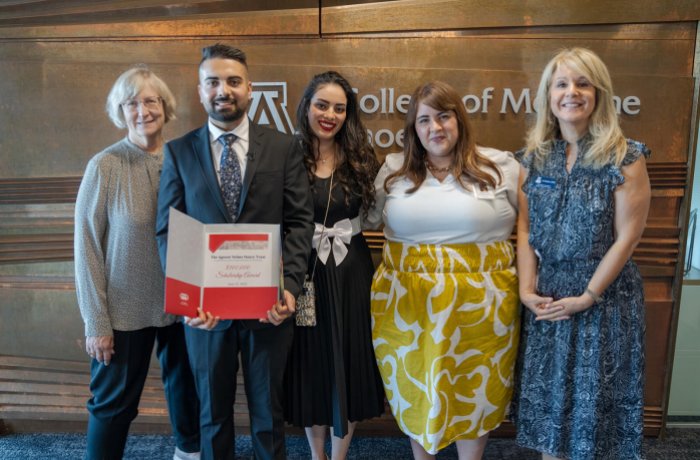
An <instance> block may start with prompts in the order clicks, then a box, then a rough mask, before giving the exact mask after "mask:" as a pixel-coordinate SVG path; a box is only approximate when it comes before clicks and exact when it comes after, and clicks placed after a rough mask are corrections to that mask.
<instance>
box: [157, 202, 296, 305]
mask: <svg viewBox="0 0 700 460" xmlns="http://www.w3.org/2000/svg"><path fill="white" fill-rule="evenodd" d="M280 251H281V244H280V227H279V225H271V224H203V223H201V222H199V221H198V220H196V219H193V218H192V217H190V216H188V215H186V214H183V213H182V212H180V211H178V210H177V209H175V208H170V220H169V230H168V253H167V263H166V268H165V311H166V312H167V313H171V314H173V315H185V316H196V315H197V308H200V307H201V308H202V309H203V310H204V311H208V312H211V314H212V315H214V316H219V317H220V318H221V319H258V318H266V317H267V314H266V312H267V311H268V310H269V309H270V308H271V307H272V306H273V305H274V304H275V302H277V299H278V298H279V280H280V265H281V260H282V259H281V253H280Z"/></svg>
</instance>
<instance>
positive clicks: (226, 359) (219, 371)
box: [156, 44, 313, 460]
mask: <svg viewBox="0 0 700 460" xmlns="http://www.w3.org/2000/svg"><path fill="white" fill-rule="evenodd" d="M198 88H199V96H200V99H201V102H202V105H203V106H204V108H205V109H206V111H207V113H208V115H209V120H208V123H207V124H206V125H205V126H203V127H201V128H199V129H196V130H194V131H192V132H190V133H188V134H186V135H185V136H183V137H181V138H179V139H176V140H174V141H171V142H169V143H168V144H167V145H166V146H165V149H164V159H163V170H162V173H161V178H160V191H159V194H158V217H157V223H156V226H157V229H156V235H157V239H158V246H159V250H160V257H161V261H162V262H163V266H165V257H166V252H167V236H168V217H169V213H170V207H174V208H176V209H178V210H179V211H182V212H184V213H186V214H188V215H190V216H192V217H193V218H195V219H197V220H199V221H200V222H203V223H206V224H211V223H231V222H238V223H256V224H281V227H282V239H283V249H282V258H283V262H284V288H285V289H284V293H283V298H284V299H283V300H282V301H279V302H277V303H276V304H275V305H271V308H270V310H269V311H268V312H267V318H266V319H264V320H233V321H231V320H228V321H219V318H215V317H212V315H211V314H210V313H208V312H206V313H205V312H202V311H201V310H200V311H199V312H198V316H196V317H192V318H185V324H187V326H186V327H185V337H186V339H187V349H188V354H189V357H190V361H191V364H192V370H193V372H194V375H195V380H196V385H197V393H198V396H199V399H200V404H201V413H200V425H201V443H202V444H201V452H202V453H201V455H202V458H203V459H211V460H214V459H216V460H221V459H233V458H234V452H235V449H234V442H235V437H234V428H233V404H234V400H235V392H236V372H237V371H238V356H239V354H240V357H241V364H242V366H243V376H244V382H245V390H246V396H247V399H248V411H249V413H250V425H251V436H252V441H253V450H254V453H255V458H258V459H272V458H276V459H283V458H285V447H284V419H283V410H282V398H283V391H282V381H283V374H284V369H285V363H286V361H287V355H288V351H289V348H290V346H291V342H292V337H293V333H294V329H293V324H292V321H289V320H288V319H289V318H290V317H291V315H292V314H293V313H294V311H295V299H296V296H297V295H298V294H299V293H300V291H301V286H302V283H303V279H304V274H305V273H306V265H307V259H308V256H309V253H310V251H311V237H312V234H313V208H312V201H311V192H310V188H309V181H308V178H307V175H306V171H305V168H304V164H303V154H302V150H301V148H300V146H299V143H298V142H297V141H296V140H295V139H294V138H293V137H291V136H287V135H285V134H282V133H279V132H277V131H272V130H269V129H266V128H261V127H259V126H256V125H254V124H253V123H251V122H250V121H249V119H248V117H247V116H246V109H247V107H248V104H249V102H250V100H251V97H252V85H251V81H250V78H249V76H248V65H247V62H246V57H245V54H244V53H243V52H242V51H240V50H238V49H236V48H232V47H229V46H226V45H222V44H216V45H213V46H209V47H206V48H204V49H203V50H202V60H201V62H200V65H199V86H198ZM228 134H233V135H234V136H235V137H233V136H227V135H228ZM227 139H228V140H227ZM234 152H235V155H233V153H234ZM222 157H225V158H226V157H228V158H229V160H226V159H225V158H224V162H223V163H222ZM232 159H235V161H236V163H233V161H234V160H232ZM231 171H235V177H236V178H237V181H235V182H236V184H237V185H234V186H233V190H234V192H231V190H232V188H231V187H230V186H223V189H224V190H226V192H225V193H224V194H222V184H228V183H230V182H231V181H230V180H228V177H229V176H230V175H231V174H230V173H231ZM222 177H223V179H224V180H222ZM227 187H228V188H227ZM231 196H234V200H233V201H232V200H231ZM232 202H233V203H236V204H235V205H232V204H231V203H232Z"/></svg>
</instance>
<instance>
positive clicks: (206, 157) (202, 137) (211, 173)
mask: <svg viewBox="0 0 700 460" xmlns="http://www.w3.org/2000/svg"><path fill="white" fill-rule="evenodd" d="M192 150H193V151H194V154H195V156H196V157H197V161H199V165H200V166H201V167H202V175H203V176H204V182H205V183H206V184H207V187H208V188H209V191H210V192H211V195H212V197H213V198H214V203H216V206H217V207H218V208H219V210H220V211H221V213H222V214H223V215H224V216H226V219H227V220H228V221H229V222H231V216H230V215H229V213H228V210H227V209H226V204H225V203H224V199H223V197H222V196H221V187H219V181H218V179H217V178H216V169H215V168H214V162H213V161H212V155H211V145H210V142H209V128H208V127H207V125H204V126H203V127H202V128H201V129H200V130H199V131H198V132H197V134H196V136H195V138H194V139H193V140H192ZM202 205H204V203H202Z"/></svg>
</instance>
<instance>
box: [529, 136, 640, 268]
mask: <svg viewBox="0 0 700 460" xmlns="http://www.w3.org/2000/svg"><path fill="white" fill-rule="evenodd" d="M588 142H590V140H589V138H583V139H582V140H581V141H579V149H580V150H579V151H581V152H585V151H586V149H587V147H588ZM566 146H567V142H566V141H565V140H562V139H557V140H555V141H554V142H553V151H552V152H551V153H550V154H549V155H548V157H547V160H546V161H545V163H544V164H543V165H537V164H536V163H535V162H534V161H533V156H532V155H527V156H525V155H524V151H522V150H521V151H519V152H517V153H516V157H517V158H518V159H519V160H520V162H521V164H522V166H523V167H524V168H526V169H528V171H529V172H528V177H527V179H526V180H525V182H524V183H523V188H522V190H523V192H524V193H525V195H526V196H527V202H528V217H529V221H530V238H529V242H530V245H531V246H532V248H533V249H534V250H535V253H536V254H537V255H538V257H539V258H540V260H541V261H544V262H548V263H556V262H562V261H574V262H575V261H580V262H590V263H594V264H597V263H598V262H599V261H600V259H601V258H602V257H603V256H604V255H605V253H606V252H607V251H608V249H609V248H610V246H611V245H612V244H613V242H614V239H615V231H614V217H615V201H614V193H615V189H616V188H617V187H618V186H619V185H620V184H622V183H624V181H625V178H624V176H623V174H622V171H621V169H620V168H621V167H623V166H627V165H630V164H632V163H634V162H635V161H637V160H638V159H639V158H640V157H642V156H644V157H648V156H649V155H650V151H649V149H648V148H647V147H646V145H644V144H643V143H641V142H637V141H633V140H628V141H627V153H626V155H625V157H624V159H623V161H622V164H621V165H620V166H616V165H615V164H612V163H608V164H606V165H604V166H602V167H599V168H595V167H593V166H587V165H583V164H581V163H580V162H579V161H577V162H576V163H575V164H574V166H573V168H572V169H571V172H567V171H566ZM580 157H581V156H579V158H580Z"/></svg>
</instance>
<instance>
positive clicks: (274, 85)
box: [248, 81, 294, 134]
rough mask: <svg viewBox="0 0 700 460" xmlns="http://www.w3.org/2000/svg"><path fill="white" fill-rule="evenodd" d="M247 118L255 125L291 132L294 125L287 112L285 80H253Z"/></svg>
mask: <svg viewBox="0 0 700 460" xmlns="http://www.w3.org/2000/svg"><path fill="white" fill-rule="evenodd" d="M248 118H250V119H251V120H252V121H253V122H254V123H255V124H257V125H260V126H267V127H269V128H272V129H276V130H277V131H280V132H283V133H287V134H293V133H294V125H293V124H292V120H291V119H290V118H289V113H287V82H282V81H278V82H253V95H252V100H251V101H250V107H249V108H248Z"/></svg>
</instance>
